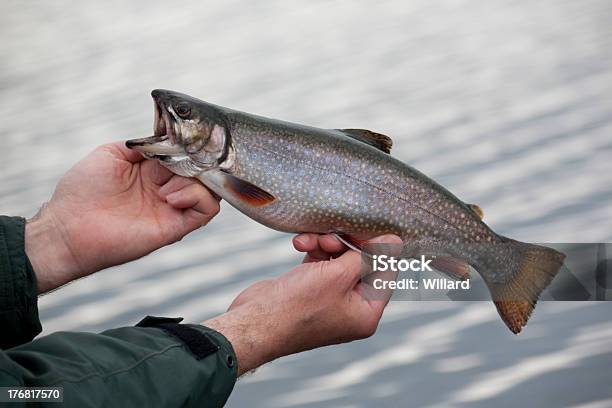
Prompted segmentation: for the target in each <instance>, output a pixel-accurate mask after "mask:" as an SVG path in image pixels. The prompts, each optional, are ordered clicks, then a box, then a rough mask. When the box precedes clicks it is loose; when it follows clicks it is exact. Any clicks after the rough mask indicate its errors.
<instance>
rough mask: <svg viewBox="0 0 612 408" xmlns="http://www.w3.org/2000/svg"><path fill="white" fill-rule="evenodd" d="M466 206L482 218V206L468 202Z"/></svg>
mask: <svg viewBox="0 0 612 408" xmlns="http://www.w3.org/2000/svg"><path fill="white" fill-rule="evenodd" d="M467 206H468V207H470V209H471V210H472V211H474V212H475V213H476V215H477V216H478V217H479V218H480V219H481V220H482V219H483V218H484V211H482V208H480V206H478V205H477V204H468V205H467Z"/></svg>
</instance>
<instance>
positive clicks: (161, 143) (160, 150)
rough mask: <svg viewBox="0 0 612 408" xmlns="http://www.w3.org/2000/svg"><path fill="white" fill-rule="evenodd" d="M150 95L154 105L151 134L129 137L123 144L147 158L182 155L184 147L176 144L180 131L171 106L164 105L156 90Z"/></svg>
mask: <svg viewBox="0 0 612 408" xmlns="http://www.w3.org/2000/svg"><path fill="white" fill-rule="evenodd" d="M151 96H152V97H153V107H154V120H153V136H149V137H143V138H140V139H131V140H128V141H127V142H125V145H126V146H127V147H128V148H129V149H133V150H137V151H139V152H140V153H143V154H144V155H145V156H147V157H149V158H152V157H155V158H163V157H162V156H176V155H184V154H185V151H184V149H183V148H182V147H180V145H179V144H177V140H178V139H179V138H180V134H181V131H180V126H179V125H178V122H177V119H176V115H175V113H174V111H173V110H172V107H171V106H170V105H169V106H168V107H165V106H164V101H163V98H162V97H161V95H160V94H159V93H157V92H156V91H153V93H152V95H151Z"/></svg>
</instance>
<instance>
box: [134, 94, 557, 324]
mask: <svg viewBox="0 0 612 408" xmlns="http://www.w3.org/2000/svg"><path fill="white" fill-rule="evenodd" d="M152 96H153V100H154V102H155V103H154V105H155V124H154V136H151V137H147V138H143V139H133V140H129V141H128V142H126V145H127V146H128V147H129V148H131V149H135V150H137V151H139V152H141V153H142V154H143V155H144V156H145V157H146V158H148V159H155V160H158V161H159V162H160V163H161V164H162V165H164V166H165V167H167V168H168V169H170V170H171V171H172V172H174V173H176V174H179V175H181V176H185V177H195V178H197V179H198V180H200V181H201V182H202V183H203V184H204V185H205V186H206V187H208V188H209V189H210V190H212V191H214V192H215V193H216V194H218V195H219V196H221V197H222V198H223V199H224V200H226V201H227V202H229V203H230V204H231V205H233V206H234V207H236V208H237V209H238V210H239V211H241V212H242V213H244V214H246V215H247V216H249V217H250V218H252V219H254V220H255V221H257V222H260V223H261V224H263V225H266V226H268V227H270V228H273V229H276V230H279V231H285V232H293V233H302V232H312V233H336V234H338V235H339V236H340V237H343V239H346V240H347V242H352V243H357V244H356V245H359V242H362V240H365V239H368V238H371V237H374V236H377V235H382V234H386V233H392V234H395V235H398V236H400V237H401V238H402V240H403V241H404V243H405V244H404V251H403V256H409V257H417V256H421V255H427V256H435V259H434V260H433V262H432V263H431V265H432V266H435V268H436V269H437V270H439V271H441V272H443V273H446V274H447V275H449V276H451V277H453V278H456V279H467V278H468V277H469V271H470V268H469V267H470V266H472V267H473V268H474V269H475V270H476V271H477V272H478V273H479V274H480V275H481V276H482V278H483V280H484V281H485V282H486V284H487V286H488V288H489V291H490V292H491V296H492V299H493V301H494V303H495V305H496V307H497V310H498V312H499V314H500V316H501V318H502V319H503V321H504V322H505V324H506V325H507V326H508V328H509V329H510V330H511V331H512V332H514V333H519V332H520V331H521V329H522V328H523V326H525V324H526V323H527V320H528V319H529V316H530V315H531V312H532V310H533V308H534V307H535V304H536V301H537V299H538V296H539V295H540V293H541V292H542V290H544V288H545V287H546V286H547V285H548V284H549V283H550V281H551V280H552V279H553V278H554V276H555V274H556V273H557V272H558V271H559V269H560V267H561V265H562V264H563V260H564V257H565V256H564V255H563V254H562V253H560V252H557V251H555V250H553V249H551V248H547V247H543V246H538V245H533V244H528V243H523V242H519V241H515V240H512V239H510V238H506V237H503V236H501V235H498V234H496V233H495V232H493V230H491V228H489V227H488V226H487V225H486V224H485V223H484V222H483V221H482V211H481V210H480V208H479V207H478V206H476V205H472V204H466V203H464V202H463V201H461V200H460V199H458V198H457V197H456V196H455V195H453V194H452V193H451V192H450V191H448V190H447V189H445V188H444V187H442V186H441V185H439V184H438V183H436V182H435V181H433V180H431V179H430V178H428V177H427V176H425V175H424V174H422V173H421V172H419V171H418V170H416V169H414V168H412V167H410V166H408V165H407V164H405V163H402V162H401V161H399V160H397V159H395V158H393V157H392V156H391V155H390V150H391V145H392V141H391V139H390V138H389V137H387V136H385V135H382V134H379V133H375V132H371V131H369V130H363V129H320V128H315V127H310V126H304V125H299V124H295V123H289V122H283V121H279V120H274V119H268V118H265V117H261V116H256V115H251V114H248V113H243V112H238V111H235V110H231V109H227V108H224V107H221V106H216V105H213V104H210V103H207V102H204V101H201V100H199V99H196V98H193V97H191V96H188V95H184V94H180V93H177V92H173V91H167V90H159V89H158V90H154V91H153V92H152Z"/></svg>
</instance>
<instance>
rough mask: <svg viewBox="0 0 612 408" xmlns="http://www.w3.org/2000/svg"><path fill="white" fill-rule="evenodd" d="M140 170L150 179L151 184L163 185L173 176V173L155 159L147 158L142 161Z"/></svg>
mask: <svg viewBox="0 0 612 408" xmlns="http://www.w3.org/2000/svg"><path fill="white" fill-rule="evenodd" d="M142 171H143V174H144V175H145V176H146V177H148V178H149V179H151V181H152V182H153V184H155V185H158V186H163V185H164V184H166V183H167V182H168V181H169V180H170V179H171V178H172V176H174V173H172V172H171V171H170V170H168V169H167V168H165V167H164V166H162V165H161V164H159V162H157V161H155V160H148V161H146V162H145V163H143V164H142ZM177 177H178V176H177ZM162 198H163V197H162Z"/></svg>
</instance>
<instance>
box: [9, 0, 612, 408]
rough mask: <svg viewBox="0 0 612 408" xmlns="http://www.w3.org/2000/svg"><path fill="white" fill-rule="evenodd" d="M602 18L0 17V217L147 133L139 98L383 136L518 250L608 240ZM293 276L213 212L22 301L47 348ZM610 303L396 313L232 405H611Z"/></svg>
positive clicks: (147, 115) (341, 6) (294, 363)
mask: <svg viewBox="0 0 612 408" xmlns="http://www.w3.org/2000/svg"><path fill="white" fill-rule="evenodd" d="M610 21H612V7H611V6H610V3H609V2H606V1H581V2H572V1H560V0H558V1H552V0H551V1H542V0H537V1H532V2H510V1H501V0H499V1H498V0H495V1H484V0H483V1H439V2H429V1H424V0H417V1H411V2H402V1H389V2H378V1H363V2H348V1H342V2H322V1H309V2H302V4H301V6H300V7H297V6H296V3H293V2H281V1H277V2H265V3H264V2H237V1H223V2H195V1H194V2H191V1H182V2H180V3H176V4H169V3H166V2H164V3H156V4H155V5H154V4H152V3H151V2H145V1H134V2H119V1H110V2H99V3H96V5H94V6H92V5H91V3H90V5H86V4H85V2H67V1H66V2H63V1H56V2H46V3H33V2H32V3H29V2H16V1H6V2H3V3H2V4H1V5H0V33H1V37H0V38H1V39H0V55H2V58H1V59H0V89H1V92H0V130H1V134H2V153H3V154H2V160H0V213H3V214H18V215H24V216H31V215H32V214H34V213H35V211H36V209H37V208H38V207H39V205H40V204H41V203H42V202H43V201H45V200H46V199H47V198H48V197H49V195H50V194H51V192H52V191H53V187H54V185H55V183H56V182H57V180H58V178H59V177H60V176H61V175H62V174H63V173H64V172H65V171H66V170H67V169H68V168H69V167H70V166H71V165H72V164H73V163H74V162H75V161H76V160H78V159H79V158H80V157H82V156H83V155H84V154H85V153H86V152H88V151H90V150H91V149H93V148H94V147H95V146H97V145H99V144H101V143H105V142H109V141H112V140H118V139H126V138H132V137H140V136H145V135H149V134H150V133H151V126H152V116H153V113H152V106H151V100H150V98H149V92H150V90H151V89H153V88H169V89H175V90H180V91H183V92H186V93H189V94H192V95H194V96H197V97H200V98H202V99H205V100H208V101H211V102H214V103H217V104H220V105H225V106H229V107H232V108H236V109H240V110H245V111H249V112H253V113H258V114H262V115H265V116H271V117H277V118H282V119H285V120H290V121H295V122H301V123H307V124H311V125H315V126H320V127H340V128H341V127H361V128H369V129H372V130H375V131H378V132H381V133H385V134H388V135H390V136H392V138H393V139H394V140H395V147H394V155H395V156H396V157H398V158H400V159H402V160H404V161H406V162H407V163H410V164H412V165H414V166H415V167H417V168H419V169H420V170H422V171H423V172H425V173H426V174H428V175H430V176H432V177H433V178H435V179H436V180H437V181H439V182H440V183H442V184H443V185H445V186H446V187H448V188H449V189H451V190H452V191H453V192H454V193H456V194H457V195H458V196H459V197H461V198H463V199H464V200H465V201H467V202H475V203H478V204H480V206H481V207H482V208H483V209H484V210H485V215H486V220H487V222H488V224H489V225H491V226H492V227H493V228H495V230H496V231H497V232H499V233H501V234H503V235H508V236H512V237H514V238H516V239H520V240H525V241H534V242H553V241H554V242H597V241H611V240H612V204H611V200H612V86H611V85H612V65H611V64H612V41H611V40H610V39H611V38H612V24H610ZM298 261H299V256H298V255H297V254H296V253H294V251H293V250H292V248H291V244H290V236H288V235H285V234H281V233H277V232H273V231H270V230H268V229H266V228H264V227H262V226H259V225H257V224H255V223H254V222H252V221H250V220H248V219H246V218H245V217H243V216H241V215H240V214H239V213H238V212H236V211H235V210H234V209H233V208H231V207H229V206H228V205H226V204H225V205H224V206H223V208H222V212H221V214H220V215H219V216H218V217H217V218H216V219H215V220H214V221H213V222H212V223H211V224H210V225H209V226H208V227H206V228H205V229H203V230H200V231H197V232H195V233H193V234H192V235H191V236H189V237H188V238H186V239H184V240H183V241H182V242H180V243H178V244H176V245H173V246H171V247H169V248H165V249H163V250H160V251H158V252H157V253H155V254H153V255H151V256H148V257H146V258H144V259H141V260H139V261H136V262H133V263H131V264H128V265H124V266H121V267H117V268H113V269H111V270H108V271H104V272H101V273H99V274H97V275H96V276H94V277H91V278H88V279H84V280H81V281H79V282H76V283H74V284H72V285H70V286H68V287H66V288H64V289H62V290H61V291H58V292H55V293H52V294H50V295H48V296H45V297H43V298H42V299H41V301H40V308H41V316H42V320H43V324H44V327H45V333H50V332H53V331H57V330H88V331H100V330H103V329H105V328H110V327H113V326H118V325H131V324H134V323H135V322H136V321H138V320H139V319H140V318H141V317H142V316H144V315H146V314H154V315H181V316H184V317H186V319H187V320H189V321H193V322H199V321H203V320H205V319H206V318H208V317H210V316H212V315H214V314H216V313H219V312H221V311H223V310H224V309H225V308H226V307H227V305H228V304H229V303H230V301H231V300H232V298H233V297H234V296H235V295H236V294H238V293H239V292H240V291H241V290H242V289H243V288H245V287H246V286H247V285H248V284H249V283H251V282H254V281H256V280H258V279H262V278H267V277H272V276H277V275H278V274H280V273H282V272H283V271H286V270H288V269H289V268H291V266H292V265H294V264H295V263H297V262H298ZM611 312H612V306H611V305H610V304H608V303H603V302H602V303H588V302H585V303H579V302H574V303H551V302H547V303H542V304H540V305H539V306H538V308H537V309H536V312H535V314H534V316H533V318H532V320H531V322H530V324H529V325H528V326H527V329H526V331H525V332H524V334H523V335H521V336H518V337H515V336H512V335H511V334H510V333H509V332H508V331H507V330H506V329H505V328H504V327H503V324H502V323H501V321H500V320H499V318H498V317H497V314H496V312H495V310H494V307H493V305H492V304H491V303H488V302H476V303H452V302H421V303H410V302H392V304H391V305H390V306H389V308H388V310H387V312H386V314H385V317H384V319H383V321H382V323H381V325H380V328H379V331H378V333H377V334H376V336H375V337H373V338H371V339H368V340H366V341H361V342H354V343H351V344H348V345H343V346H337V347H328V348H325V349H320V350H315V351H311V352H308V353H303V354H300V355H297V356H292V357H289V358H285V359H281V360H279V361H276V362H274V363H271V364H268V365H267V366H265V367H263V368H261V369H260V370H259V371H258V372H257V373H255V374H254V375H251V376H249V377H247V378H244V379H241V380H240V381H239V382H238V383H237V385H236V389H235V391H234V393H233V395H232V397H231V398H230V401H229V404H228V405H229V406H230V407H242V406H249V407H287V406H307V407H331V406H333V407H354V406H357V407H371V406H379V407H383V406H384V407H397V406H415V407H424V406H428V407H432V406H460V407H462V406H466V407H467V406H470V407H472V406H476V407H478V406H492V405H494V406H500V407H503V406H508V407H511V406H521V405H523V406H555V407H556V406H583V407H587V406H588V407H604V406H612V387H611V386H610V373H611V367H612V340H611V339H612V321H610V315H611Z"/></svg>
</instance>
